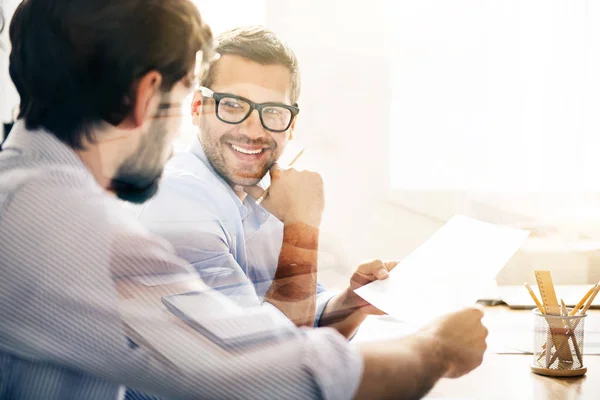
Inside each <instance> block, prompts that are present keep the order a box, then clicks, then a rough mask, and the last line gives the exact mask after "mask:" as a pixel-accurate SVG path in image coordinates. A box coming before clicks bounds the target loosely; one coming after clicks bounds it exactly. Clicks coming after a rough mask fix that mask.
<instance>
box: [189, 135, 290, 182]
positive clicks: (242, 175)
mask: <svg viewBox="0 0 600 400" xmlns="http://www.w3.org/2000/svg"><path fill="white" fill-rule="evenodd" d="M200 138H201V140H200V141H201V143H202V148H203V149H204V154H206V158H208V161H209V162H210V163H211V165H212V167H213V168H214V170H215V171H216V172H217V174H218V175H219V176H220V177H221V178H223V179H224V180H225V181H226V182H227V183H228V184H230V185H232V186H233V185H240V186H253V185H256V184H257V183H258V182H260V181H261V179H262V178H264V176H265V175H266V174H267V173H268V172H269V170H270V169H271V167H272V166H273V165H274V164H275V163H276V162H277V159H278V158H279V154H278V152H277V149H278V146H277V142H275V140H273V138H269V139H267V138H262V139H254V140H253V139H250V138H248V137H247V136H245V135H237V136H236V135H234V134H232V133H229V132H228V133H225V134H223V135H222V136H221V137H219V138H218V139H216V140H215V139H213V136H212V135H211V134H210V128H208V127H207V126H203V127H202V128H201V130H200ZM228 142H233V143H239V144H247V145H253V146H269V150H268V151H270V152H271V155H270V157H269V158H268V159H267V161H266V162H265V163H264V164H263V165H262V166H260V167H259V169H257V170H251V171H245V170H243V169H241V170H233V168H231V167H230V166H228V165H227V158H226V156H225V152H226V151H227V148H228V147H229V145H228V144H227V143H228Z"/></svg>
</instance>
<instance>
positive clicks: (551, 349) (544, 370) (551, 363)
mask: <svg viewBox="0 0 600 400" xmlns="http://www.w3.org/2000/svg"><path fill="white" fill-rule="evenodd" d="M569 311H571V310H569ZM585 317H586V314H583V315H572V316H569V315H568V314H567V315H564V316H561V315H544V314H542V313H541V312H540V310H539V308H536V309H534V310H533V318H534V331H533V332H534V338H533V364H531V371H533V372H535V373H536V374H540V375H546V376H564V377H568V376H571V377H572V376H581V375H584V374H585V373H586V372H587V368H586V367H584V366H583V333H584V322H585V320H584V319H585Z"/></svg>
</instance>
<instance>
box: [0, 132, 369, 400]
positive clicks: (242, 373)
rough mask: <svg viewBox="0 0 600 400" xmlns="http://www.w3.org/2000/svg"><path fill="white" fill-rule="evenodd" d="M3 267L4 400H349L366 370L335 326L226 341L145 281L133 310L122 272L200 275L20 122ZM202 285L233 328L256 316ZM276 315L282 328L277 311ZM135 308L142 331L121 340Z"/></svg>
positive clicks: (7, 149) (8, 174)
mask: <svg viewBox="0 0 600 400" xmlns="http://www.w3.org/2000/svg"><path fill="white" fill-rule="evenodd" d="M0 268H1V269H0V270H1V271H2V272H1V277H0V398H2V399H50V400H51V399H115V398H118V397H120V396H121V395H122V390H121V388H122V385H125V386H128V387H133V388H137V389H140V390H142V391H144V392H147V393H152V394H155V395H157V396H162V397H165V398H195V399H197V398H222V399H234V398H248V399H269V398H277V399H294V398H298V399H307V398H326V399H345V398H351V397H352V396H353V395H354V393H355V391H356V389H357V386H358V383H359V381H360V377H361V374H362V359H361V357H360V354H359V353H358V350H357V349H356V348H354V347H352V346H351V345H349V344H348V343H347V342H346V341H345V340H344V338H343V337H342V336H341V335H339V334H338V333H337V332H335V331H334V330H332V329H296V328H290V333H289V334H288V335H286V336H285V337H278V338H276V339H273V340H272V341H267V342H262V343H260V344H258V345H257V344H248V345H241V346H236V347H234V348H230V349H224V348H223V347H220V346H218V345H216V344H215V342H214V341H213V340H212V339H209V338H207V337H204V336H202V335H200V334H199V333H198V332H193V333H194V334H195V335H192V333H190V331H188V330H184V329H182V328H181V327H180V326H178V324H177V323H175V322H173V321H172V319H170V318H168V319H165V316H164V315H163V314H160V315H159V314H157V310H158V309H159V308H160V309H161V312H164V311H162V305H161V304H160V301H157V300H156V299H155V298H154V297H152V296H148V297H144V293H145V292H143V291H139V292H135V300H136V307H134V308H131V309H130V308H128V307H127V304H126V302H124V301H123V300H122V296H120V292H119V291H118V290H117V282H120V281H122V280H124V279H127V278H128V277H139V276H156V275H162V274H180V275H179V276H189V277H190V280H194V279H195V278H196V277H197V275H196V274H195V271H194V270H193V269H192V268H190V267H189V266H188V265H187V264H186V263H185V262H184V261H182V260H181V259H179V258H177V257H176V256H174V254H173V250H172V248H171V247H170V245H169V244H168V243H166V242H165V241H164V240H163V239H160V238H158V237H155V236H153V235H151V234H149V233H148V232H147V231H146V230H145V228H143V227H142V226H141V225H140V224H139V222H138V221H136V220H135V218H133V217H132V216H131V215H130V214H129V213H128V212H127V211H125V210H123V209H122V207H120V206H119V204H118V202H117V201H116V200H115V199H114V198H112V197H111V196H109V195H107V194H106V193H105V192H104V190H103V189H102V188H101V187H100V186H99V185H98V184H97V183H96V181H95V180H94V179H93V177H92V175H91V174H90V173H89V171H88V170H87V168H86V167H85V166H84V165H83V163H82V162H81V161H80V159H79V158H78V157H77V155H76V154H75V153H74V152H73V150H72V149H70V148H69V147H67V146H66V145H64V144H62V143H61V142H60V141H58V140H57V139H56V138H55V137H54V136H52V135H50V134H48V133H46V132H44V131H28V130H26V129H25V126H24V124H23V122H21V121H20V122H18V123H17V124H16V125H15V126H14V128H13V131H12V132H11V134H10V136H9V139H8V141H7V142H6V143H5V145H4V150H3V151H2V152H0ZM204 288H205V287H204ZM207 295H208V296H210V302H209V303H210V304H211V305H212V307H215V305H219V304H222V307H220V306H217V308H218V309H222V310H223V311H222V312H219V313H218V314H219V315H218V317H219V319H220V320H221V321H227V320H229V321H230V322H231V333H230V334H229V336H235V335H236V334H239V335H240V336H242V335H243V334H244V332H245V331H246V330H247V329H248V328H249V327H248V325H245V324H248V323H252V322H251V320H250V322H248V321H249V320H248V319H247V318H243V319H238V318H237V317H236V314H235V313H231V315H228V312H229V311H227V310H230V309H231V304H232V303H230V301H229V300H228V299H226V298H225V297H223V296H221V295H220V294H218V293H214V292H209V293H208V294H207ZM205 303H206V302H202V301H199V304H198V310H203V308H202V307H204V306H205V305H206V304H205ZM213 311H214V308H213ZM271 312H272V313H273V316H272V321H273V322H272V323H273V327H274V328H275V327H278V326H279V325H280V323H282V322H281V321H278V319H284V318H285V317H284V316H283V315H281V314H278V312H277V311H276V310H271ZM165 314H166V312H165ZM199 315H200V317H199V318H200V319H202V318H205V319H206V320H208V319H210V318H214V316H215V313H214V312H207V313H206V314H204V313H203V312H199ZM204 315H205V316H204ZM203 316H204V317H203ZM132 318H133V319H137V320H139V321H140V322H139V324H140V326H142V327H143V329H141V330H140V331H139V332H142V333H143V335H142V336H143V338H141V339H140V338H139V337H130V338H128V335H127V332H129V331H126V326H125V324H124V321H131V320H132ZM200 322H201V323H202V320H200ZM205 322H208V321H205ZM261 323H264V322H261ZM236 332H237V333H236ZM190 335H192V336H190ZM144 338H148V339H149V342H145V341H144V340H143V339H144ZM130 339H131V340H130ZM134 342H135V343H134Z"/></svg>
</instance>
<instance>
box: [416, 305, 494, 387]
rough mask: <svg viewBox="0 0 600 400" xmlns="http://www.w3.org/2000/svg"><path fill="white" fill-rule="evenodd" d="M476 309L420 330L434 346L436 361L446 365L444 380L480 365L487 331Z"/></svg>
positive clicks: (481, 314)
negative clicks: (430, 339) (435, 346)
mask: <svg viewBox="0 0 600 400" xmlns="http://www.w3.org/2000/svg"><path fill="white" fill-rule="evenodd" d="M482 318H483V309H482V308H481V307H479V306H473V307H468V308H465V309H463V310H460V311H457V312H454V313H451V314H447V315H445V316H443V317H441V318H440V319H438V320H437V321H435V322H434V323H433V324H431V325H429V326H428V327H426V328H425V329H423V330H422V331H421V333H423V334H426V335H427V334H429V335H431V337H432V338H433V340H434V341H435V342H437V344H438V348H439V351H440V355H439V356H440V358H441V360H440V362H444V363H447V369H446V372H445V374H444V376H445V377H446V378H458V377H460V376H462V375H464V374H466V373H468V372H470V371H471V370H473V369H475V368H476V367H478V366H479V365H480V364H481V361H482V360H483V353H484V352H485V350H486V348H487V344H486V342H485V339H486V337H487V335H488V331H487V329H486V328H485V326H483V324H482V323H481V319H482Z"/></svg>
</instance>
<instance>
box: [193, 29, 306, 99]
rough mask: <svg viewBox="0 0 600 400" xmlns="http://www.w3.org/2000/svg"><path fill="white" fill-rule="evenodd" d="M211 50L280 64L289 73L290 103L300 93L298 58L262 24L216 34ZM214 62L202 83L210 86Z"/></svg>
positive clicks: (213, 75) (215, 71)
mask: <svg viewBox="0 0 600 400" xmlns="http://www.w3.org/2000/svg"><path fill="white" fill-rule="evenodd" d="M215 51H216V52H217V53H219V54H221V55H225V54H230V55H236V56H240V57H244V58H246V59H248V60H251V61H254V62H256V63H259V64H263V65H275V64H276V65H283V66H284V67H287V68H288V69H289V70H290V73H291V75H292V78H291V84H292V93H291V100H292V104H293V103H296V102H297V101H298V97H299V96H300V69H299V67H298V59H297V58H296V55H295V54H294V52H293V51H292V49H291V48H290V47H289V46H288V45H287V44H286V43H284V42H283V41H282V40H281V39H279V38H278V37H277V35H275V33H274V32H273V31H271V30H269V29H267V28H265V27H264V26H245V27H240V28H235V29H232V30H229V31H226V32H223V33H222V34H220V35H219V36H218V37H217V39H216V44H215ZM218 65H219V62H218V61H217V62H216V63H214V64H213V65H212V67H211V68H210V69H209V70H208V74H207V76H206V78H205V79H204V81H203V82H201V83H202V85H203V86H206V87H210V86H211V85H212V84H213V82H214V80H215V77H216V74H218Z"/></svg>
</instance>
